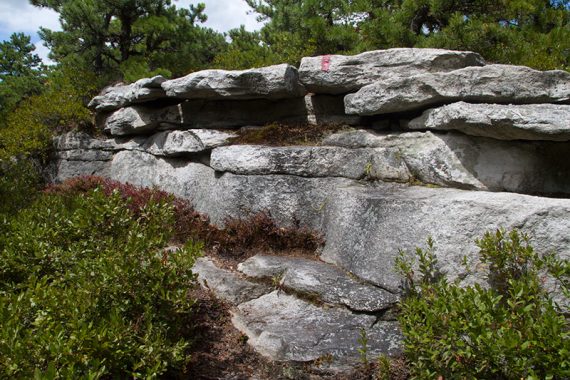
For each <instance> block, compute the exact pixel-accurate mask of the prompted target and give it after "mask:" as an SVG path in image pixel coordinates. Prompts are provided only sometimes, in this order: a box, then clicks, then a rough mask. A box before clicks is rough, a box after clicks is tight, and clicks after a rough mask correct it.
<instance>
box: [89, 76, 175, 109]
mask: <svg viewBox="0 0 570 380" xmlns="http://www.w3.org/2000/svg"><path fill="white" fill-rule="evenodd" d="M165 81H166V78H164V77H162V76H160V75H158V76H155V77H152V78H144V79H140V80H138V81H136V82H135V83H132V84H128V85H118V86H112V87H107V88H106V89H104V90H103V91H102V92H101V94H100V95H98V96H96V97H94V98H93V99H92V100H91V102H89V105H88V107H89V108H90V109H92V110H94V111H97V112H107V111H114V110H117V109H119V108H121V107H125V106H128V105H131V104H136V103H143V102H148V101H152V100H157V99H160V98H163V97H164V96H165V93H164V90H163V89H162V87H161V84H162V83H163V82H165Z"/></svg>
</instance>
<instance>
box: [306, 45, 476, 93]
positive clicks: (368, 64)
mask: <svg viewBox="0 0 570 380" xmlns="http://www.w3.org/2000/svg"><path fill="white" fill-rule="evenodd" d="M484 64H485V61H484V60H483V58H482V57H481V56H480V55H479V54H477V53H472V52H464V51H451V50H441V49H408V48H397V49H388V50H376V51H369V52H366V53H362V54H358V55H354V56H345V55H328V56H319V57H306V58H303V59H302V60H301V66H300V68H299V76H300V78H301V82H302V83H303V84H304V85H305V87H306V88H307V90H308V91H309V92H313V93H317V94H345V93H348V92H353V91H356V90H359V89H360V88H362V87H364V86H366V85H369V84H371V83H374V82H376V81H377V80H380V79H382V78H387V77H407V76H412V75H417V74H423V73H426V72H439V71H451V70H456V69H460V68H463V67H467V66H483V65H484Z"/></svg>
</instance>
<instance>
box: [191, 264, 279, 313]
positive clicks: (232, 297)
mask: <svg viewBox="0 0 570 380" xmlns="http://www.w3.org/2000/svg"><path fill="white" fill-rule="evenodd" d="M192 271H193V272H194V273H196V274H197V275H198V282H199V283H200V285H202V287H204V288H207V289H210V290H212V291H213V292H214V293H215V294H216V296H217V297H219V298H221V299H223V300H225V301H227V302H229V303H231V304H233V305H239V304H241V303H244V302H247V301H251V300H253V299H256V298H259V297H261V296H262V295H264V294H267V293H270V292H271V288H270V287H269V286H265V285H262V284H257V283H254V282H251V281H247V280H245V279H243V278H241V277H240V276H239V275H238V274H237V273H235V272H232V271H229V270H226V269H221V268H219V267H218V266H217V265H216V264H215V263H214V261H213V260H212V259H209V258H206V257H201V258H199V259H198V260H196V263H195V264H194V267H193V268H192Z"/></svg>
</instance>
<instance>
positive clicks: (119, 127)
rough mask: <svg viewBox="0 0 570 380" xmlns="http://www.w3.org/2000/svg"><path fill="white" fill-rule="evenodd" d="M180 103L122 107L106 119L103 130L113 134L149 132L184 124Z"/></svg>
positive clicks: (123, 134)
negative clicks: (160, 106) (165, 105)
mask: <svg viewBox="0 0 570 380" xmlns="http://www.w3.org/2000/svg"><path fill="white" fill-rule="evenodd" d="M183 119H184V117H183V114H182V110H181V107H180V105H174V106H167V107H162V108H154V107H147V106H132V107H125V108H121V109H119V110H117V111H115V112H113V113H112V114H110V115H109V116H108V117H107V118H106V119H105V121H104V125H103V130H104V131H105V132H107V133H109V134H111V135H113V136H125V135H136V134H149V133H151V132H154V131H156V130H157V129H160V128H161V127H168V126H169V125H182V123H183Z"/></svg>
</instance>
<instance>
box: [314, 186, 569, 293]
mask: <svg viewBox="0 0 570 380" xmlns="http://www.w3.org/2000/svg"><path fill="white" fill-rule="evenodd" d="M325 213H326V217H325V220H324V225H325V226H326V236H325V239H326V245H325V247H324V251H323V254H322V256H321V258H322V259H323V260H325V261H327V262H330V263H333V264H336V265H339V266H340V267H343V268H345V269H346V270H348V271H350V272H352V273H354V274H355V275H356V276H358V277H360V278H362V279H365V280H367V281H371V282H373V283H375V284H377V285H379V286H381V287H383V288H386V289H389V290H391V291H397V290H398V288H399V286H400V278H399V276H398V275H396V273H395V272H394V259H395V257H397V255H398V251H399V250H400V249H403V250H406V251H408V252H410V253H411V252H413V251H414V250H415V247H418V246H419V247H425V241H426V239H427V237H428V236H432V237H433V239H434V240H435V242H436V248H437V251H436V254H437V257H438V260H439V264H440V265H441V269H442V270H443V271H444V272H446V273H448V275H449V276H450V277H451V278H457V277H459V278H463V277H464V276H467V277H466V279H465V281H469V282H470V281H474V280H480V281H484V280H485V272H484V269H483V268H481V267H478V266H476V265H473V266H472V269H473V268H475V269H477V270H476V271H475V272H474V273H472V274H468V273H467V272H466V270H465V268H463V267H462V265H461V264H460V263H461V262H462V258H463V257H464V256H467V257H468V258H469V259H473V258H474V257H476V253H477V252H478V249H477V247H476V245H475V243H474V241H475V239H478V238H480V237H481V236H483V233H484V232H486V231H493V230H495V229H497V228H499V227H503V228H505V229H507V230H509V229H512V228H519V229H521V230H522V231H523V232H526V233H528V234H529V236H530V237H531V243H532V244H533V246H534V247H535V249H536V251H537V252H539V253H548V252H553V251H554V252H557V253H558V254H559V255H561V256H562V257H566V258H568V257H570V234H569V233H568V232H569V231H570V219H569V218H568V215H569V213H570V200H569V199H550V198H539V197H533V196H528V195H519V194H511V193H490V192H482V191H477V192H474V191H464V190H455V189H430V188H425V187H416V186H412V187H408V186H403V185H395V184H393V185H388V184H382V185H381V184H378V185H377V186H376V187H373V186H370V185H369V186H348V187H343V188H339V189H338V192H337V193H336V194H335V202H332V203H331V204H330V205H329V207H327V208H326V211H325Z"/></svg>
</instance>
